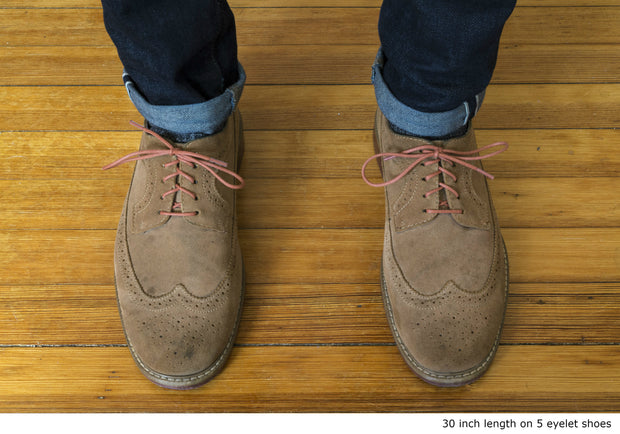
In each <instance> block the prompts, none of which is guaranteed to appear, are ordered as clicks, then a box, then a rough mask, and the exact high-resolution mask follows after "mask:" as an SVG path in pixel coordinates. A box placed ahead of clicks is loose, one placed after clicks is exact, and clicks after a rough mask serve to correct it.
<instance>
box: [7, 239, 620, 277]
mask: <svg viewBox="0 0 620 434" xmlns="http://www.w3.org/2000/svg"><path fill="white" fill-rule="evenodd" d="M502 234H503V235H504V239H505V240H506V244H507V248H508V253H509V257H510V273H511V282H515V283H517V282H558V283H561V282H610V281H616V280H620V267H618V263H619V261H620V258H619V257H618V254H619V253H620V251H619V250H618V245H619V243H620V229H619V228H590V229H588V228H560V229H556V228H553V229H547V228H545V229H511V228H507V229H504V230H503V231H502ZM114 236H115V231H113V230H96V231H91V230H78V231H73V230H56V231H49V230H44V231H0V261H1V262H2V263H3V264H4V268H3V269H2V271H1V272H0V281H2V282H3V283H4V284H7V285H45V284H96V285H100V284H112V282H113V274H114V272H113V266H112V261H113V244H114ZM240 239H241V245H242V248H243V251H244V257H245V263H246V271H247V282H248V283H296V284H301V283H304V284H309V283H375V282H378V281H379V273H380V262H381V251H382V244H383V231H382V230H380V229H341V230H336V229H324V230H317V229H299V230H294V229H247V230H242V231H241V232H240Z"/></svg>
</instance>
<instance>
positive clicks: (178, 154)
mask: <svg viewBox="0 0 620 434" xmlns="http://www.w3.org/2000/svg"><path fill="white" fill-rule="evenodd" d="M130 124H131V125H133V126H134V127H136V128H138V129H140V130H142V131H144V132H145V133H147V134H149V135H151V136H153V137H155V138H156V139H157V140H158V141H159V142H161V143H162V144H163V145H165V146H166V149H148V150H143V151H136V152H132V153H130V154H127V155H126V156H124V157H122V158H120V159H118V160H116V161H114V162H113V163H110V164H108V165H107V166H105V167H103V170H108V169H112V168H114V167H117V166H120V165H121V164H124V163H128V162H131V161H139V160H148V159H151V158H157V157H169V158H173V159H174V160H173V161H169V162H167V163H164V164H163V167H165V168H168V167H171V166H176V171H175V172H174V173H171V174H170V175H167V176H165V177H164V178H163V181H164V182H166V181H168V180H170V179H172V178H178V177H182V178H185V179H186V180H187V181H189V182H190V183H192V184H195V183H196V179H195V178H194V177H193V176H191V175H189V174H188V173H186V172H184V171H183V170H182V169H181V163H183V164H186V165H189V166H191V167H192V168H197V167H202V168H203V169H205V170H207V171H208V172H209V173H211V174H212V175H213V177H214V178H215V179H216V180H218V181H219V182H221V183H222V184H223V185H225V186H226V187H228V188H230V189H233V190H239V189H241V188H243V186H244V185H245V181H244V180H243V178H242V177H241V176H240V175H238V174H237V173H235V172H234V171H232V170H230V169H228V168H227V166H228V164H227V163H226V162H224V161H220V160H217V159H215V158H212V157H207V156H204V155H202V154H198V153H196V152H190V151H185V150H183V149H178V148H175V147H174V146H173V145H172V144H171V143H170V142H168V141H167V140H166V139H164V138H163V137H162V136H160V135H159V134H157V133H155V132H154V131H151V130H149V129H148V128H146V127H144V126H142V125H140V124H138V123H136V122H134V121H130ZM219 172H222V173H225V174H228V175H230V176H232V177H233V178H234V179H236V180H237V181H238V183H237V184H233V183H230V182H228V181H226V180H225V179H224V178H222V176H221V175H220V173H219ZM177 192H179V193H183V194H187V195H189V196H190V197H191V198H192V199H194V200H197V196H196V194H195V193H193V192H192V191H190V190H188V189H187V188H184V187H182V186H181V185H179V182H178V181H177V182H175V185H174V188H172V189H171V190H168V191H167V192H165V193H164V194H162V196H161V197H162V199H164V198H165V197H167V196H169V195H171V194H175V193H177ZM181 207H182V205H181V203H179V202H176V201H175V202H174V203H173V205H172V211H160V212H159V213H160V214H161V215H168V216H181V217H187V216H194V215H197V214H198V211H192V212H182V211H179V210H180V209H181Z"/></svg>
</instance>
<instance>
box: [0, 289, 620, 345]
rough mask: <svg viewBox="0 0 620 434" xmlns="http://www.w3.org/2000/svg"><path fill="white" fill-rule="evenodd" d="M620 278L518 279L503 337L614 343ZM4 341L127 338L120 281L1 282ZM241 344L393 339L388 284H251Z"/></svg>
mask: <svg viewBox="0 0 620 434" xmlns="http://www.w3.org/2000/svg"><path fill="white" fill-rule="evenodd" d="M619 289H620V285H619V284H618V283H514V284H512V285H511V286H510V296H509V299H508V308H507V312H506V320H505V324H504V330H503V334H502V343H504V344H510V345H522V344H567V343H570V344H590V345H593V344H601V343H603V344H614V343H616V342H617V338H618V336H619V333H620V323H619V322H618V321H617V318H618V316H619V315H620V307H619V306H620V295H619V294H620V292H619ZM0 303H1V304H2V306H4V308H3V309H2V310H0V342H1V343H2V345H13V346H19V345H29V346H37V345H39V346H41V345H43V346H75V345H82V346H106V345H117V346H124V345H125V337H124V335H123V331H122V327H121V322H120V318H119V315H118V309H117V306H116V293H115V289H114V286H113V285H81V284H75V285H40V286H33V285H3V286H0ZM236 342H237V343H238V344H239V345H254V346H256V345H259V346H260V345H290V344H298V345H328V344H360V345H361V344H368V345H370V344H374V345H384V344H390V343H392V342H393V338H392V334H391V332H390V329H389V327H388V324H387V320H386V318H385V311H384V309H383V301H382V300H381V289H380V286H379V284H378V283H365V284H341V283H328V284H294V285H291V284H250V285H248V287H247V291H246V300H245V306H244V311H243V316H242V322H241V326H240V328H239V335H238V337H237V341H236Z"/></svg>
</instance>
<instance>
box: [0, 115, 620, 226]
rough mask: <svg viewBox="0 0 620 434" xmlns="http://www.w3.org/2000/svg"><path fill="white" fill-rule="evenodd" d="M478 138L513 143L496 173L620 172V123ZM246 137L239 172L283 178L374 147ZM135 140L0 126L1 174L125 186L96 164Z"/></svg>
mask: <svg viewBox="0 0 620 434" xmlns="http://www.w3.org/2000/svg"><path fill="white" fill-rule="evenodd" d="M134 119H139V118H138V117H135V118H134ZM371 125H372V124H371V123H369V126H371ZM123 128H125V127H124V126H123ZM476 136H477V138H478V144H479V146H483V145H486V144H489V143H493V142H496V141H498V140H504V141H507V142H508V143H510V148H509V150H508V151H507V152H504V153H503V154H500V155H498V156H496V157H493V158H491V159H488V160H486V161H485V163H484V164H485V169H486V170H488V171H489V172H490V173H493V174H494V175H495V176H497V177H498V179H501V178H534V177H540V178H548V177H578V178H579V177H584V176H585V175H587V177H614V176H619V175H620V153H618V152H615V150H616V149H617V147H618V146H620V130H617V129H615V130H613V129H611V130H578V129H570V130H533V129H532V130H529V129H527V130H484V129H479V130H477V131H476ZM245 138H246V144H245V149H246V151H245V155H244V161H243V165H242V168H241V174H242V175H243V176H244V177H245V178H248V179H256V178H275V179H280V180H282V183H285V182H286V181H284V180H285V179H287V180H288V179H291V178H320V179H326V180H327V179H333V178H338V179H346V178H348V179H352V180H353V179H360V168H361V165H362V163H363V162H364V161H365V160H366V158H368V157H369V156H371V155H372V153H373V150H372V131H368V130H362V131H338V130H333V131H246V134H245ZM139 141H140V132H137V131H134V132H117V131H112V132H109V131H92V132H75V131H60V132H3V133H2V134H0V149H3V150H4V152H5V154H4V156H5V158H1V159H0V180H5V181H28V180H40V181H43V180H49V181H53V180H67V181H75V180H90V181H94V180H99V181H106V182H110V181H112V180H115V181H121V184H122V185H128V183H129V181H130V180H131V173H132V171H133V168H132V166H131V165H130V164H126V165H123V166H120V167H118V168H116V169H114V170H110V171H103V170H101V168H102V167H103V166H104V165H106V164H108V163H110V162H112V161H115V160H117V159H118V158H120V157H122V156H123V155H125V154H127V153H129V152H132V151H135V150H136V149H137V146H138V143H139ZM69 156H70V158H69ZM370 169H371V170H374V167H373V166H371V168H370ZM22 185H23V184H22ZM68 185H69V184H68ZM68 185H67V186H68ZM93 188H94V187H93ZM603 189H605V188H604V186H603ZM120 193H122V195H124V194H125V193H124V192H123V187H122V186H117V187H116V190H115V193H114V195H115V196H117V195H118V194H120ZM0 226H1V225H0Z"/></svg>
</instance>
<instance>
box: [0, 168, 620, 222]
mask: <svg viewBox="0 0 620 434" xmlns="http://www.w3.org/2000/svg"><path fill="white" fill-rule="evenodd" d="M377 171H378V170H377ZM616 181H617V178H612V177H601V178H598V177H596V178H579V177H574V178H542V177H541V178H498V179H496V180H494V181H492V182H489V184H490V190H491V194H492V195H493V198H494V202H495V208H496V210H497V212H498V215H499V222H500V225H501V226H502V227H504V228H515V227H516V228H523V227H531V228H545V227H547V228H552V227H599V228H600V227H610V228H611V227H615V226H617V224H618V221H620V210H619V209H618V206H617V204H618V203H619V202H620V193H619V192H618V191H617V190H616V189H613V188H611V187H612V186H613V185H614V183H615V182H616ZM127 184H128V181H125V180H122V181H119V180H96V181H95V180H91V179H86V180H79V181H75V182H67V181H66V180H56V179H51V180H19V181H12V180H11V181H2V180H0V190H2V191H3V192H4V193H5V194H6V195H7V197H21V198H22V199H21V200H20V201H19V202H18V203H17V204H16V206H14V207H12V208H8V209H0V222H1V223H0V228H3V229H76V230H79V229H115V228H116V225H117V224H118V217H119V215H120V210H121V208H122V206H123V201H124V200H125V194H126V192H127ZM601 185H603V186H605V188H600V186H601ZM558 192H565V193H566V194H558ZM567 194H568V195H569V200H567ZM383 202H384V201H383V189H376V188H370V187H368V186H367V185H366V184H365V183H363V182H361V178H360V177H354V178H342V179H341V178H329V179H324V178H289V179H287V180H286V181H284V180H282V179H281V178H250V179H248V181H247V184H246V187H245V188H244V189H243V190H242V191H241V192H240V193H239V224H240V227H241V228H244V229H245V228H254V229H276V228H290V229H294V228H316V229H321V228H381V227H383V220H384V218H385V211H384V203H383ZM43 203H44V204H45V210H44V211H43V210H42V209H41V205H42V204H43ZM68 208H70V209H71V213H67V209H68Z"/></svg>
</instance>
